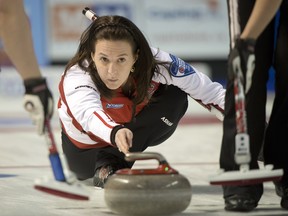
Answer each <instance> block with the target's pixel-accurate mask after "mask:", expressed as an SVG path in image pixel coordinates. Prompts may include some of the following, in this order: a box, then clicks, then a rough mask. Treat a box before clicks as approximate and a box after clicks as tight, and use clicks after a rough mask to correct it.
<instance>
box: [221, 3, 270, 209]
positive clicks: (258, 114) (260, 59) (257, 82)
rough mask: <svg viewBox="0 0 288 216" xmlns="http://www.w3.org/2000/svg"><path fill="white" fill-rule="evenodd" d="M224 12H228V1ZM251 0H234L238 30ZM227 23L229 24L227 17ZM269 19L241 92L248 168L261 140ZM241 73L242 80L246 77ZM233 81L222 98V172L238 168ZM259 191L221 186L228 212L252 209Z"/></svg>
mask: <svg viewBox="0 0 288 216" xmlns="http://www.w3.org/2000/svg"><path fill="white" fill-rule="evenodd" d="M227 2H228V11H230V8H229V5H230V1H229V0H228V1H227ZM254 2H255V1H238V5H239V8H238V13H239V18H240V28H241V31H242V30H243V29H244V27H245V25H246V23H247V21H248V19H249V16H250V13H251V11H252V9H253V6H254ZM229 25H233V24H232V23H231V21H230V20H229ZM273 30H274V29H273V22H271V24H270V25H269V27H267V29H266V30H265V32H263V34H262V35H261V36H260V37H259V39H258V40H257V43H256V53H255V58H256V63H255V64H256V65H255V70H254V74H253V77H252V86H251V89H250V91H249V92H248V93H247V94H246V95H245V97H246V98H245V100H246V114H247V128H248V134H249V136H250V151H251V155H252V160H251V163H250V169H257V168H258V162H257V160H258V155H259V152H260V149H261V146H262V143H263V137H264V130H265V120H266V95H267V90H266V83H267V80H268V72H269V68H270V66H271V64H272V57H273V56H272V55H273V37H274V34H273ZM243 73H244V80H245V77H246V74H245V72H243ZM233 82H234V80H233V79H232V78H231V77H229V76H228V78H227V88H226V97H225V117H224V121H223V138H222V146H221V154H220V167H221V168H222V169H224V170H225V171H231V170H239V166H238V165H237V164H236V163H235V160H234V154H235V136H236V133H237V132H236V120H235V119H236V117H235V100H234V84H233ZM262 193H263V185H262V184H256V185H247V186H223V197H224V200H225V209H226V210H230V211H250V210H252V209H254V208H255V207H256V206H257V204H258V202H259V200H260V198H261V196H262Z"/></svg>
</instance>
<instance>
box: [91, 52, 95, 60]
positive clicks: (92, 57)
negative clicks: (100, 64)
mask: <svg viewBox="0 0 288 216" xmlns="http://www.w3.org/2000/svg"><path fill="white" fill-rule="evenodd" d="M91 59H92V61H93V62H95V61H94V55H93V53H92V52H91Z"/></svg>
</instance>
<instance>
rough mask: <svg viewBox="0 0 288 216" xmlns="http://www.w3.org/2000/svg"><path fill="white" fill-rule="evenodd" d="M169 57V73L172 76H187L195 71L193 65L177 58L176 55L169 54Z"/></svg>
mask: <svg viewBox="0 0 288 216" xmlns="http://www.w3.org/2000/svg"><path fill="white" fill-rule="evenodd" d="M170 58H171V59H172V62H171V66H170V73H171V75H172V76H174V77H184V76H189V75H191V74H193V73H195V71H194V69H193V67H192V66H191V65H189V64H187V63H186V62H184V61H183V60H182V59H180V58H177V57H176V56H174V55H172V54H170Z"/></svg>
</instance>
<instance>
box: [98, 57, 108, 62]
mask: <svg viewBox="0 0 288 216" xmlns="http://www.w3.org/2000/svg"><path fill="white" fill-rule="evenodd" d="M100 61H102V62H108V59H107V58H105V57H101V58H100Z"/></svg>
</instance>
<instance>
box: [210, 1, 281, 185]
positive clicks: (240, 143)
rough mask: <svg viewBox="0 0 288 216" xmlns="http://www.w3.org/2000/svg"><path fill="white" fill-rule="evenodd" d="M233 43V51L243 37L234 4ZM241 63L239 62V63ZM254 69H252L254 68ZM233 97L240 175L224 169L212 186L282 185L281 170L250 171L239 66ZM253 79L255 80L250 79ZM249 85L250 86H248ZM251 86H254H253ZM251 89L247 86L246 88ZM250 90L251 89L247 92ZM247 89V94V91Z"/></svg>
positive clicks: (247, 136) (268, 167)
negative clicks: (279, 182) (239, 38)
mask: <svg viewBox="0 0 288 216" xmlns="http://www.w3.org/2000/svg"><path fill="white" fill-rule="evenodd" d="M230 6H231V8H230V14H229V15H230V19H231V23H232V25H231V29H230V40H231V47H234V43H235V39H236V37H238V36H239V35H240V26H239V21H238V13H237V10H238V2H237V0H231V4H230ZM239 62H240V61H239ZM252 69H253V68H252ZM234 70H235V71H233V73H234V75H235V78H234V97H235V111H236V127H237V134H236V136H235V155H234V159H235V162H236V164H238V165H239V170H238V171H226V172H225V171H224V170H223V169H221V170H220V171H219V172H218V173H217V174H216V175H214V176H211V177H210V180H209V181H210V184H211V185H251V184H258V183H262V182H265V181H279V180H280V179H281V178H282V175H283V170H282V169H273V165H271V164H269V165H266V166H265V167H264V169H253V170H250V167H249V163H250V161H251V154H250V141H249V135H248V133H247V122H246V121H247V119H246V108H245V90H244V87H243V74H242V71H241V66H240V65H239V63H238V64H237V65H236V67H235V68H234ZM251 79H252V78H251ZM247 83H248V82H247ZM250 83H251V82H250ZM247 85H248V84H247ZM247 89H249V87H248V88H247ZM247 89H246V92H247V91H248V90H247Z"/></svg>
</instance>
